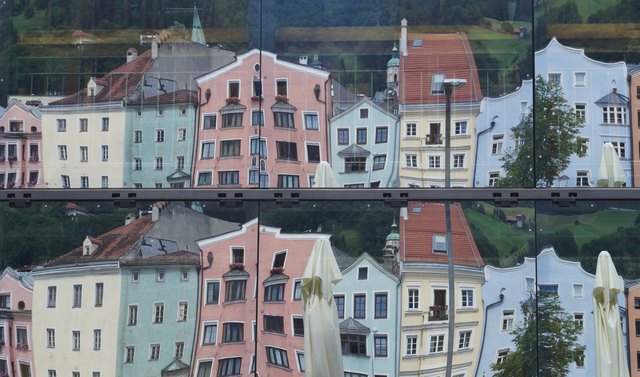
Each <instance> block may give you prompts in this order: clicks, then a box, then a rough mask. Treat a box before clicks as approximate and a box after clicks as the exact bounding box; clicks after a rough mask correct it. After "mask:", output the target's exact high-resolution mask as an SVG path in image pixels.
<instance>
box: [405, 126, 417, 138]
mask: <svg viewBox="0 0 640 377" xmlns="http://www.w3.org/2000/svg"><path fill="white" fill-rule="evenodd" d="M416 135H417V125H416V124H415V123H407V127H406V131H405V136H408V137H411V136H416Z"/></svg>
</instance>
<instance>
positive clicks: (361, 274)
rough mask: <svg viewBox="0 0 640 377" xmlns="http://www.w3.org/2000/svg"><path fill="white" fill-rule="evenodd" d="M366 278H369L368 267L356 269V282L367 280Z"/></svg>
mask: <svg viewBox="0 0 640 377" xmlns="http://www.w3.org/2000/svg"><path fill="white" fill-rule="evenodd" d="M368 276H369V268H368V267H358V280H367V277H368Z"/></svg>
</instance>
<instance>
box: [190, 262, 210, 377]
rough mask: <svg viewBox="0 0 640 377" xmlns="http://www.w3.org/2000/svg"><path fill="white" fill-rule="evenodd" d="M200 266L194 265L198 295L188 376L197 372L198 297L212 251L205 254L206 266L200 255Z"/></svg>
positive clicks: (202, 287)
mask: <svg viewBox="0 0 640 377" xmlns="http://www.w3.org/2000/svg"><path fill="white" fill-rule="evenodd" d="M200 255H201V256H202V250H200ZM200 258H201V260H200V266H198V267H196V272H197V273H198V297H196V308H198V310H196V325H195V326H193V332H194V333H193V344H192V346H191V358H190V359H189V360H190V361H191V368H190V369H191V371H190V372H189V375H190V376H195V374H196V372H197V368H198V366H197V365H196V359H195V358H196V348H198V344H200V339H199V334H200V312H201V311H202V310H201V308H200V305H201V303H200V299H201V297H202V293H203V289H204V284H203V282H204V271H205V270H207V269H209V268H211V265H213V253H212V252H209V253H208V254H207V262H209V265H208V266H207V267H202V265H203V263H202V257H200Z"/></svg>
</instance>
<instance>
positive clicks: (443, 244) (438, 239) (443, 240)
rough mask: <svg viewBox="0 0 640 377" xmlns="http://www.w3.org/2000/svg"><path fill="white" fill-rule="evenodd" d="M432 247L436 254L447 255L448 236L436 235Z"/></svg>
mask: <svg viewBox="0 0 640 377" xmlns="http://www.w3.org/2000/svg"><path fill="white" fill-rule="evenodd" d="M431 247H432V249H433V253H434V254H446V253H447V236H445V235H443V234H434V235H433V240H432V244H431Z"/></svg>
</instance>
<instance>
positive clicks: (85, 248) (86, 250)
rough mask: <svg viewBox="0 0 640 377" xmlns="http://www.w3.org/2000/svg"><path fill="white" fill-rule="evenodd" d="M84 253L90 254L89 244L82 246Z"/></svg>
mask: <svg viewBox="0 0 640 377" xmlns="http://www.w3.org/2000/svg"><path fill="white" fill-rule="evenodd" d="M84 255H91V245H85V246H84Z"/></svg>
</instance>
